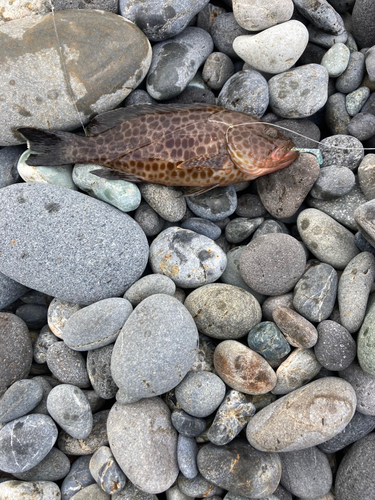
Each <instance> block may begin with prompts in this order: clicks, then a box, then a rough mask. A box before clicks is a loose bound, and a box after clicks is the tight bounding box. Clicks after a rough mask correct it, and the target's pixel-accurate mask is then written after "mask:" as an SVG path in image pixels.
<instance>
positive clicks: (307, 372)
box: [272, 348, 321, 395]
mask: <svg viewBox="0 0 375 500" xmlns="http://www.w3.org/2000/svg"><path fill="white" fill-rule="evenodd" d="M320 368H321V365H320V363H319V362H318V360H317V359H316V357H315V354H314V351H313V350H312V349H303V348H298V349H295V350H294V351H293V352H292V353H291V354H289V356H288V357H287V359H286V360H285V361H284V362H283V363H281V365H280V366H279V368H278V369H277V370H276V376H277V382H276V385H275V387H274V388H273V389H272V393H273V394H277V395H280V394H289V393H291V392H293V391H295V390H296V389H298V388H299V387H302V386H303V385H305V384H306V383H307V382H310V380H312V379H313V378H314V377H315V376H316V375H317V374H318V373H319V371H320Z"/></svg>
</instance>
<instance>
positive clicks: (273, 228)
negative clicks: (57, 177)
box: [251, 219, 289, 240]
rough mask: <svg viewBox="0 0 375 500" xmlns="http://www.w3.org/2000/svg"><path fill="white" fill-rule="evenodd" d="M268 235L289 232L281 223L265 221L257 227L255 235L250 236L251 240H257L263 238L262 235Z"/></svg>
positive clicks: (271, 220)
mask: <svg viewBox="0 0 375 500" xmlns="http://www.w3.org/2000/svg"><path fill="white" fill-rule="evenodd" d="M270 233H284V234H289V230H288V229H287V227H286V226H285V224H284V223H283V222H280V221H276V220H273V219H266V220H265V221H264V222H262V224H261V225H260V226H259V227H258V229H257V230H256V231H255V233H254V234H253V236H252V238H251V239H252V240H255V238H258V237H259V236H263V235H264V234H270Z"/></svg>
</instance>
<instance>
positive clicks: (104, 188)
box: [73, 163, 141, 212]
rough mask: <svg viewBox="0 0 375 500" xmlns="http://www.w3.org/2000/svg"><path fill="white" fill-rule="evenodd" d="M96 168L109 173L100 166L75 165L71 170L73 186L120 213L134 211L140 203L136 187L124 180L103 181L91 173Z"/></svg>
mask: <svg viewBox="0 0 375 500" xmlns="http://www.w3.org/2000/svg"><path fill="white" fill-rule="evenodd" d="M98 168H99V169H102V168H104V169H105V170H108V171H111V170H110V169H109V168H107V167H102V166H101V165H95V164H92V163H90V164H82V163H76V164H75V165H74V170H73V181H74V184H75V185H76V186H78V187H79V188H80V189H81V190H82V191H85V192H86V193H89V194H90V195H91V196H93V197H94V198H97V199H98V200H102V201H105V202H106V203H109V204H110V205H113V206H114V207H116V208H118V209H119V210H121V211H122V212H131V211H132V210H136V209H137V208H138V207H139V204H140V203H141V193H140V191H139V189H138V187H137V185H136V184H134V183H133V182H127V181H124V180H107V179H103V178H101V177H98V176H97V175H94V174H92V173H91V172H92V171H93V170H98Z"/></svg>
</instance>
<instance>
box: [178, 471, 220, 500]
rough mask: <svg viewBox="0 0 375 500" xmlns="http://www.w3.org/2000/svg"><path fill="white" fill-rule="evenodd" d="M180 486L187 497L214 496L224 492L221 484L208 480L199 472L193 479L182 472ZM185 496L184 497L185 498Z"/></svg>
mask: <svg viewBox="0 0 375 500" xmlns="http://www.w3.org/2000/svg"><path fill="white" fill-rule="evenodd" d="M178 487H179V489H180V491H181V493H182V494H183V495H186V496H187V498H213V497H216V496H217V495H221V494H222V493H223V491H224V490H223V489H222V488H220V486H217V485H215V484H213V483H211V482H210V481H207V479H205V478H204V477H203V476H202V475H201V474H198V475H197V476H196V477H195V478H193V479H188V478H186V477H184V476H183V475H182V474H179V476H178ZM185 499H186V497H185V496H184V497H183V498H182V499H181V498H179V499H178V500H185Z"/></svg>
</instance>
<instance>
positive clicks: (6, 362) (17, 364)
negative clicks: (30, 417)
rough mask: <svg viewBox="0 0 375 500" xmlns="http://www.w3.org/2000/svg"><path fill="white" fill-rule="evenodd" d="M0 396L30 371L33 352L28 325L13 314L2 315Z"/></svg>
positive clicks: (0, 319)
mask: <svg viewBox="0 0 375 500" xmlns="http://www.w3.org/2000/svg"><path fill="white" fill-rule="evenodd" d="M0 359H1V361H2V362H1V365H0V396H2V395H3V394H4V393H5V391H6V390H7V388H8V387H9V386H10V385H11V384H13V383H14V382H16V381H17V380H20V379H22V378H25V377H27V375H28V374H29V371H30V367H31V363H32V359H33V350H32V346H31V341H30V337H29V329H28V328H27V326H26V323H25V322H24V321H23V320H22V319H21V318H19V317H18V316H16V315H15V314H12V313H6V312H2V313H0Z"/></svg>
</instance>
